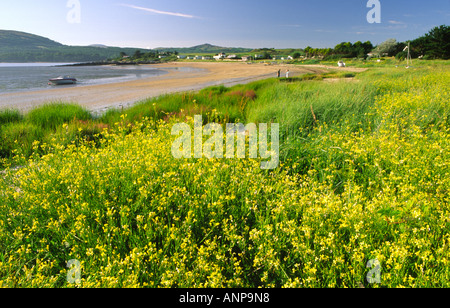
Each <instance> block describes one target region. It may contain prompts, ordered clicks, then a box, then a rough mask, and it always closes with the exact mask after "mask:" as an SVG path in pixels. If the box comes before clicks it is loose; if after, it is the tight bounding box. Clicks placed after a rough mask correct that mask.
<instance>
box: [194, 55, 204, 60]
mask: <svg viewBox="0 0 450 308" xmlns="http://www.w3.org/2000/svg"><path fill="white" fill-rule="evenodd" d="M202 58H203V57H202V56H195V57H194V60H202Z"/></svg>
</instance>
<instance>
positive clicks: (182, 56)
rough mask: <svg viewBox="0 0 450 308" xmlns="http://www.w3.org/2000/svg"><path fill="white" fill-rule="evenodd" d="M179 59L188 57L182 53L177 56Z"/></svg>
mask: <svg viewBox="0 0 450 308" xmlns="http://www.w3.org/2000/svg"><path fill="white" fill-rule="evenodd" d="M177 58H178V59H186V58H187V56H184V55H181V56H177Z"/></svg>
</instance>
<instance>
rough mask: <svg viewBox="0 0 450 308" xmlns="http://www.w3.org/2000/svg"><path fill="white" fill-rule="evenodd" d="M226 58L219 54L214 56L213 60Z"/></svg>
mask: <svg viewBox="0 0 450 308" xmlns="http://www.w3.org/2000/svg"><path fill="white" fill-rule="evenodd" d="M226 56H227V55H226V54H225V53H219V54H218V55H215V56H214V59H216V60H223V59H225V57H226Z"/></svg>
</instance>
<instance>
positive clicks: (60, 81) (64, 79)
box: [49, 76, 77, 86]
mask: <svg viewBox="0 0 450 308" xmlns="http://www.w3.org/2000/svg"><path fill="white" fill-rule="evenodd" d="M49 81H50V83H51V84H54V85H58V86H59V85H65V84H75V83H77V80H76V79H75V78H72V77H70V76H59V77H57V78H53V79H50V80H49Z"/></svg>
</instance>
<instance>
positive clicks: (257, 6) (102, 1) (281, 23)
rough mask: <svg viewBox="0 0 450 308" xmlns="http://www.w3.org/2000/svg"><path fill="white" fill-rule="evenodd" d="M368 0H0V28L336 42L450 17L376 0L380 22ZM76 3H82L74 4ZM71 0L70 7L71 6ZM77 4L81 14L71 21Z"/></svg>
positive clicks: (175, 43) (52, 33)
mask: <svg viewBox="0 0 450 308" xmlns="http://www.w3.org/2000/svg"><path fill="white" fill-rule="evenodd" d="M367 2H368V0H322V1H317V0H308V1H304V0H284V1H267V0H240V1H238V0H225V1H212V0H207V1H206V0H165V1H159V0H158V1H157V0H42V1H36V0H17V1H2V4H0V29H4V30H18V31H24V32H30V33H33V34H37V35H42V36H45V37H48V38H51V39H53V40H55V41H58V42H61V43H64V44H68V45H90V44H105V45H109V46H120V47H139V48H155V47H162V46H163V47H190V46H194V45H198V44H203V43H211V44H215V45H220V46H227V47H249V48H256V47H268V48H271V47H273V48H305V47H306V46H308V45H309V46H312V47H320V48H322V47H334V46H335V45H337V44H338V43H340V42H343V41H351V42H356V41H359V40H360V41H368V40H369V41H371V42H372V43H374V44H375V45H376V44H378V43H381V42H383V41H385V40H387V39H389V38H395V39H397V40H399V41H406V40H409V39H414V38H417V37H419V36H421V35H423V34H425V33H427V32H428V31H429V30H431V28H433V27H435V26H438V25H442V24H446V25H449V24H450V22H449V21H450V0H432V1H423V0H421V1H418V0H379V2H380V4H381V23H379V24H376V23H375V24H370V23H368V22H367V17H366V16H367V13H368V12H369V11H370V8H367ZM73 3H75V4H78V3H79V5H80V10H79V13H80V14H78V13H77V12H78V11H73V9H74V8H75V7H76V6H73ZM68 5H69V7H68ZM73 12H75V15H71V16H75V17H78V16H79V17H80V19H79V21H80V22H79V23H78V22H75V23H74V22H69V19H70V18H69V19H68V14H69V13H73Z"/></svg>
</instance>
